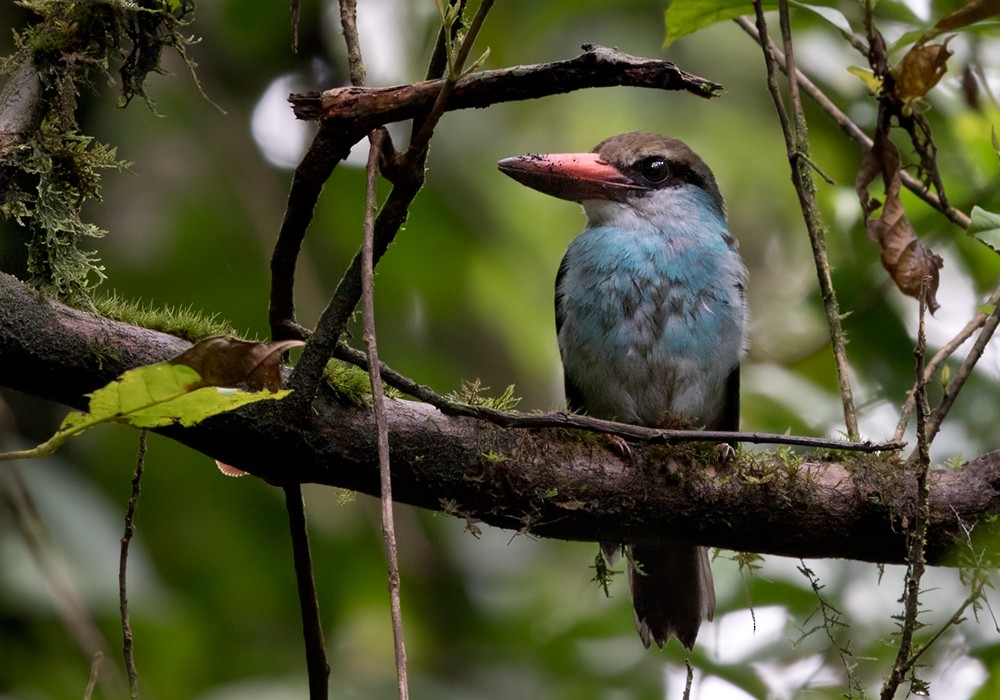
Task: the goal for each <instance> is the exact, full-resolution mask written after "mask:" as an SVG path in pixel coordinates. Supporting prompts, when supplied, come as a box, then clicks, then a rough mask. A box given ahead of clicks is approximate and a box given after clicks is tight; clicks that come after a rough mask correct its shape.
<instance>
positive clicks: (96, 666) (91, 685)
mask: <svg viewBox="0 0 1000 700" xmlns="http://www.w3.org/2000/svg"><path fill="white" fill-rule="evenodd" d="M103 661H104V654H102V653H101V652H97V653H96V654H94V658H93V659H91V661H90V678H88V679H87V687H86V688H84V689H83V700H90V699H91V698H92V697H94V689H95V688H96V687H97V679H98V678H100V677H101V663H102V662H103Z"/></svg>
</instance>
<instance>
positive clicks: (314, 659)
mask: <svg viewBox="0 0 1000 700" xmlns="http://www.w3.org/2000/svg"><path fill="white" fill-rule="evenodd" d="M284 489H285V509H286V510H287V511H288V529H289V531H290V532H291V535H292V559H293V560H294V562H295V583H296V585H297V587H298V593H299V607H300V608H301V610H302V636H303V638H304V640H305V644H306V670H307V672H308V674H309V698H310V700H326V698H327V695H328V692H329V691H328V687H329V684H330V665H329V664H328V663H327V660H326V643H325V640H324V638H323V625H322V623H321V622H320V616H319V599H318V597H317V596H316V580H315V579H314V578H313V564H312V553H311V552H310V551H309V530H308V528H307V527H306V509H305V501H304V500H303V498H302V486H301V485H300V484H287V485H286V486H285V487H284Z"/></svg>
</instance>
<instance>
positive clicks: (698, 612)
mask: <svg viewBox="0 0 1000 700" xmlns="http://www.w3.org/2000/svg"><path fill="white" fill-rule="evenodd" d="M629 550H630V556H631V558H632V559H633V560H635V561H636V562H638V564H639V565H640V567H641V568H642V571H641V572H638V571H635V570H632V569H630V571H629V584H630V586H631V588H632V605H633V606H634V608H635V626H636V629H637V630H638V631H639V637H640V638H642V643H643V644H644V645H645V646H646V648H647V649H648V648H649V646H650V644H652V643H653V642H656V644H657V646H659V647H660V648H663V645H664V644H666V643H667V640H669V639H670V636H671V635H675V636H676V637H677V639H678V640H680V642H681V644H683V645H684V646H685V647H687V648H688V649H691V648H692V647H694V642H695V639H696V638H697V637H698V628H699V627H701V621H702V620H703V619H706V620H711V619H712V615H713V614H714V612H715V589H714V586H713V584H712V569H711V566H710V565H709V563H708V550H707V549H705V548H704V547H692V546H690V545H675V544H669V543H663V544H641V545H631V546H630V547H629Z"/></svg>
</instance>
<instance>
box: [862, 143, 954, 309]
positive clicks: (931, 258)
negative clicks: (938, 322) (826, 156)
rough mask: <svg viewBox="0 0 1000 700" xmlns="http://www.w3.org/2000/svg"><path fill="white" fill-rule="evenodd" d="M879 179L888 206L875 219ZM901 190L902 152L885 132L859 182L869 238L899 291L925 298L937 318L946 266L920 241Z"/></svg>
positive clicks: (864, 164) (865, 163)
mask: <svg viewBox="0 0 1000 700" xmlns="http://www.w3.org/2000/svg"><path fill="white" fill-rule="evenodd" d="M879 176H881V177H882V181H883V185H884V187H885V204H882V205H881V206H882V211H881V213H880V214H879V215H878V217H877V218H872V214H873V213H874V212H875V211H876V210H877V209H878V208H879V205H880V203H879V201H878V200H876V199H873V198H872V197H870V196H869V192H868V190H869V187H870V186H871V184H872V183H873V182H874V181H875V179H876V178H877V177H879ZM901 188H902V178H901V177H900V160H899V150H898V149H897V148H896V145H895V144H894V143H893V142H892V141H891V140H889V138H888V137H887V136H885V134H884V133H883V132H878V133H876V135H875V142H874V143H873V144H872V147H871V149H870V150H869V151H868V153H866V154H865V157H864V160H863V161H862V163H861V167H860V168H859V169H858V177H857V180H856V181H855V189H856V190H857V193H858V199H859V200H860V202H861V209H862V211H863V212H864V215H865V219H866V221H865V224H866V227H867V230H868V236H869V238H871V239H872V240H873V241H875V242H876V243H878V245H879V248H880V250H881V253H880V255H879V258H880V260H881V262H882V267H884V268H885V269H886V271H887V272H888V273H889V276H890V277H891V278H892V281H893V282H894V283H895V284H896V287H897V288H899V291H901V292H903V293H904V294H907V295H909V296H911V297H914V298H916V299H919V298H920V297H921V296H922V295H924V300H925V302H926V303H927V308H928V309H929V310H930V312H931V313H932V314H933V313H934V312H935V311H937V310H938V309H939V308H940V304H938V302H937V298H936V295H937V288H938V284H939V282H940V273H939V271H940V269H941V267H942V265H943V264H944V262H943V260H942V259H941V256H939V255H938V254H937V253H935V252H934V251H932V250H931V249H930V248H928V247H927V246H925V245H924V244H923V243H922V242H921V241H920V239H919V238H917V233H916V231H914V230H913V225H912V224H911V223H910V221H909V220H908V219H907V218H906V212H905V210H904V209H903V203H902V201H901V200H900V197H899V193H900V189H901Z"/></svg>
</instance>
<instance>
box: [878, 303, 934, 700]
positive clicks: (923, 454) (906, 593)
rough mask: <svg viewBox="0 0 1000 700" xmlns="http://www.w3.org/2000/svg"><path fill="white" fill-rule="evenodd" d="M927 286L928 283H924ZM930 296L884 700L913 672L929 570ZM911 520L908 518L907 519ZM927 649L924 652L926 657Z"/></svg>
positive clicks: (919, 356)
mask: <svg viewBox="0 0 1000 700" xmlns="http://www.w3.org/2000/svg"><path fill="white" fill-rule="evenodd" d="M925 286H926V283H925ZM926 299H927V294H926V291H922V292H921V294H920V322H919V327H918V330H917V344H916V347H915V348H914V349H913V356H914V358H915V360H916V377H917V383H916V391H915V398H916V409H917V457H916V460H915V463H914V460H911V464H914V466H915V467H916V481H917V492H916V502H915V504H914V505H915V508H914V511H913V513H912V520H911V522H905V521H904V523H903V526H904V527H905V528H906V531H907V534H906V539H907V546H906V548H907V554H906V561H907V563H906V578H905V581H904V589H903V597H902V601H903V619H902V625H901V628H900V631H899V650H898V651H897V652H896V660H895V661H894V662H893V665H892V671H891V672H890V674H889V677H888V678H886V680H885V683H883V684H882V691H881V694H880V698H881V700H892V698H894V697H895V695H896V691H897V690H898V689H899V686H900V684H901V683H903V681H904V680H905V679H906V675H907V674H908V673H910V672H911V671H912V669H913V665H914V663H915V661H916V658H917V657H916V656H915V655H914V654H913V653H912V649H913V633H914V632H915V631H916V629H917V615H918V614H919V612H920V580H921V578H923V575H924V570H925V568H926V561H925V559H924V542H925V540H926V538H927V527H928V525H929V523H930V485H929V482H928V480H927V475H928V472H929V471H930V455H929V449H930V441H929V440H928V439H927V418H928V414H929V413H930V407H929V406H928V403H927V379H926V378H925V374H924V357H925V353H926V351H927V336H926V329H925V323H924V321H925V315H926V310H927V301H926ZM907 519H909V518H907ZM925 650H926V647H924V648H921V649H920V650H919V653H921V654H922V653H923V652H924V651H925Z"/></svg>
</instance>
